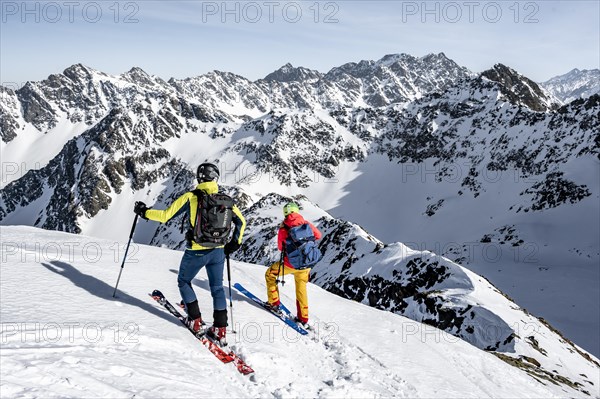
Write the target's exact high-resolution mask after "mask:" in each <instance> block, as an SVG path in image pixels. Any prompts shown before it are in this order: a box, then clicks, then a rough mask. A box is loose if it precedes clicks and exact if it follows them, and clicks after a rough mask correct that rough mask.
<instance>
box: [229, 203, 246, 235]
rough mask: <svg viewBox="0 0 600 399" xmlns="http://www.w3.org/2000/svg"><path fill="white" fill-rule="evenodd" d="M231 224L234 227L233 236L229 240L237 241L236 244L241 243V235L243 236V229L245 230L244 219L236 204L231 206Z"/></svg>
mask: <svg viewBox="0 0 600 399" xmlns="http://www.w3.org/2000/svg"><path fill="white" fill-rule="evenodd" d="M232 210H233V224H234V226H235V229H234V230H233V236H232V238H231V240H235V241H237V243H238V244H241V243H242V237H243V236H244V230H246V219H244V216H243V215H242V212H240V210H239V208H238V207H237V205H234V206H233V208H232Z"/></svg>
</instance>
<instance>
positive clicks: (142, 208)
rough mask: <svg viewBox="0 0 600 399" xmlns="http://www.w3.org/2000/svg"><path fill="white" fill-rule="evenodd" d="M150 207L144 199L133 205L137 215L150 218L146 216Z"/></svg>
mask: <svg viewBox="0 0 600 399" xmlns="http://www.w3.org/2000/svg"><path fill="white" fill-rule="evenodd" d="M148 209H149V208H148V207H147V206H146V204H144V203H143V202H142V201H137V202H136V203H135V206H134V207H133V213H135V214H136V215H138V216H141V217H142V218H144V219H146V220H148V218H147V217H146V211H147V210H148Z"/></svg>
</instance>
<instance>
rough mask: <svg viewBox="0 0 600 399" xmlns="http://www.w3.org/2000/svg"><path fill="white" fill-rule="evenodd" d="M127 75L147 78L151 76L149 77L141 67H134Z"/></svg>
mask: <svg viewBox="0 0 600 399" xmlns="http://www.w3.org/2000/svg"><path fill="white" fill-rule="evenodd" d="M127 74H128V75H145V76H150V75H148V73H147V72H146V71H144V70H143V69H142V68H140V67H133V68H131V69H130V70H129V71H127Z"/></svg>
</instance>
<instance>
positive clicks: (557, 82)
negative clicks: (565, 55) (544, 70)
mask: <svg viewBox="0 0 600 399" xmlns="http://www.w3.org/2000/svg"><path fill="white" fill-rule="evenodd" d="M541 86H542V87H543V88H544V89H546V90H548V91H549V92H550V93H552V94H553V95H554V96H556V97H558V98H559V99H560V100H561V101H562V102H563V103H565V104H566V103H570V102H571V101H573V100H577V99H580V98H588V97H591V96H593V95H594V94H600V69H590V70H588V69H584V70H582V71H581V70H579V69H577V68H575V69H573V70H572V71H570V72H568V73H566V74H564V75H559V76H555V77H553V78H551V79H549V80H547V81H546V82H543V83H541Z"/></svg>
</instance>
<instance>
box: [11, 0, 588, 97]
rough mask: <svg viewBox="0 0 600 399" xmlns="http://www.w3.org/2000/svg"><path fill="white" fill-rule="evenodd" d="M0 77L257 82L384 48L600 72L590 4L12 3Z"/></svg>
mask: <svg viewBox="0 0 600 399" xmlns="http://www.w3.org/2000/svg"><path fill="white" fill-rule="evenodd" d="M0 3H1V8H0V12H1V16H0V21H1V28H0V29H1V30H0V82H1V83H2V84H3V85H13V84H14V85H20V84H22V83H24V82H25V81H27V80H41V79H44V78H46V77H47V76H48V75H49V74H52V73H58V72H61V71H62V70H64V69H65V68H66V67H68V66H69V65H72V64H75V63H79V62H80V63H83V64H85V65H88V66H90V67H92V68H95V69H98V70H101V71H104V72H107V73H110V74H119V73H122V72H125V71H127V70H129V69H130V68H131V67H133V66H139V67H141V68H143V69H144V70H146V71H147V72H149V73H151V74H155V75H158V76H160V77H162V78H164V79H168V78H170V77H175V78H185V77H191V76H197V75H200V74H203V73H206V72H208V71H211V70H214V69H218V70H225V71H231V72H235V73H237V74H240V75H243V76H245V77H247V78H249V79H252V80H254V79H258V78H261V77H264V76H265V75H266V74H268V73H270V72H272V71H273V70H275V69H277V68H279V67H280V66H281V65H283V64H285V63H287V62H291V63H292V64H293V65H295V66H300V65H301V66H305V67H309V68H313V69H318V70H320V71H323V72H326V71H328V70H329V69H330V68H332V67H334V66H338V65H341V64H343V63H346V62H351V61H359V60H361V59H379V58H381V57H382V56H384V55H385V54H390V53H408V54H412V55H415V56H423V55H425V54H428V53H439V52H444V53H445V54H446V55H447V56H448V57H449V58H451V59H453V60H455V61H456V62H457V63H459V64H460V65H463V66H466V67H468V68H469V69H471V70H473V71H475V72H479V71H482V70H484V69H487V68H489V67H490V66H492V65H493V64H495V63H497V62H501V63H504V64H507V65H509V66H511V67H513V68H515V69H517V70H518V71H519V72H521V73H522V74H524V75H526V76H528V77H530V78H532V79H534V80H536V81H542V80H547V79H548V78H550V77H552V76H555V75H558V74H563V73H566V72H568V71H569V70H571V69H573V68H575V67H577V68H580V69H590V68H599V67H600V66H599V64H600V6H599V3H600V2H599V1H598V0H591V1H562V2H556V1H537V2H534V1H520V2H517V1H466V0H465V1H455V2H452V1H438V2H434V1H430V2H423V1H322V2H316V1H274V0H273V1H270V0H265V1H262V0H261V1H255V2H253V1H242V2H236V1H228V2H223V1H215V2H212V1H204V2H202V1H168V2H167V1H122V2H118V3H117V2H116V1H114V0H109V1H100V0H96V1H79V0H71V1H69V0H64V1H63V0H59V1H54V2H52V1H51V2H47V1H43V2H37V1H28V2H23V1H8V0H0Z"/></svg>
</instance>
